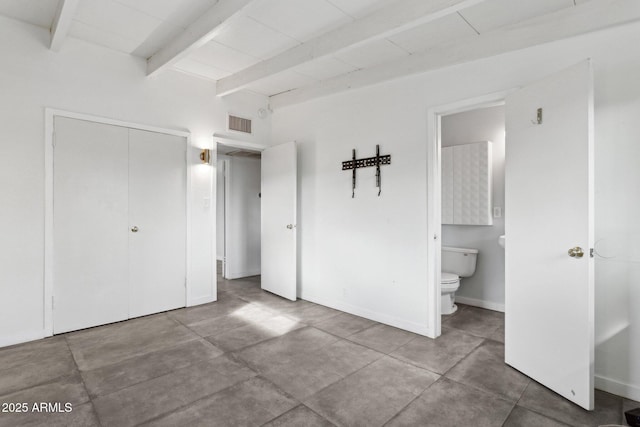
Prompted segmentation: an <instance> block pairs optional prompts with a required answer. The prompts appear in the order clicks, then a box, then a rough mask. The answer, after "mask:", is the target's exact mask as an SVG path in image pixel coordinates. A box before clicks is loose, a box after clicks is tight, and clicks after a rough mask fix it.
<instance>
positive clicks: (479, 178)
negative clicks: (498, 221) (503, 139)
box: [441, 141, 493, 225]
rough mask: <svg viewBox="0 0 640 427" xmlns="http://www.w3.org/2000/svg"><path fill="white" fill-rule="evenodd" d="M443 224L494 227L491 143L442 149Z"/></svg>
mask: <svg viewBox="0 0 640 427" xmlns="http://www.w3.org/2000/svg"><path fill="white" fill-rule="evenodd" d="M441 158H442V223H443V224H456V225H492V224H493V217H492V215H491V206H492V202H491V196H492V180H493V179H492V167H491V159H492V152H491V142H490V141H483V142H476V143H473V144H465V145H455V146H451V147H442V156H441Z"/></svg>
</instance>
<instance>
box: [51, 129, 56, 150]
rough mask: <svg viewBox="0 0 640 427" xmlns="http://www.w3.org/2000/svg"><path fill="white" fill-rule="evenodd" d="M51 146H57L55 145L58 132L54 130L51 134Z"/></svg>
mask: <svg viewBox="0 0 640 427" xmlns="http://www.w3.org/2000/svg"><path fill="white" fill-rule="evenodd" d="M51 146H52V147H55V146H56V133H55V132H53V133H52V134H51Z"/></svg>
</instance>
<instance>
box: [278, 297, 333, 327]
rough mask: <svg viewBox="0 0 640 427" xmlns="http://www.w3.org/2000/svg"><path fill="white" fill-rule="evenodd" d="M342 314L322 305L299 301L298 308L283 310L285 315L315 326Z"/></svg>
mask: <svg viewBox="0 0 640 427" xmlns="http://www.w3.org/2000/svg"><path fill="white" fill-rule="evenodd" d="M340 313H341V312H340V311H338V310H334V309H332V308H329V307H324V306H322V305H318V304H313V303H309V302H306V301H298V303H297V304H296V306H294V307H291V308H289V309H285V310H283V314H285V315H287V316H289V317H291V318H292V319H294V320H296V321H298V322H301V323H307V324H309V325H313V324H316V323H320V322H322V321H324V320H327V319H330V318H332V317H334V316H337V315H339V314H340Z"/></svg>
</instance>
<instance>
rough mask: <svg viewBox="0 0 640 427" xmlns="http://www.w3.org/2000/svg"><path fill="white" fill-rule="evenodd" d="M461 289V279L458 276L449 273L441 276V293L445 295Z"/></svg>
mask: <svg viewBox="0 0 640 427" xmlns="http://www.w3.org/2000/svg"><path fill="white" fill-rule="evenodd" d="M459 287H460V277H459V276H458V275H457V274H453V273H447V272H445V271H443V272H442V274H441V279H440V291H441V292H443V293H448V292H455V291H457V290H458V288H459Z"/></svg>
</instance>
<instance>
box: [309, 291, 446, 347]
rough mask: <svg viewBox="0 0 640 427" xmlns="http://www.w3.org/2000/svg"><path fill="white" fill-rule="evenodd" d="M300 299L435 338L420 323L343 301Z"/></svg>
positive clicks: (311, 297)
mask: <svg viewBox="0 0 640 427" xmlns="http://www.w3.org/2000/svg"><path fill="white" fill-rule="evenodd" d="M300 298H301V299H303V300H305V301H309V302H313V303H316V304H320V305H324V306H325V307H329V308H333V309H335V310H340V311H344V312H345V313H349V314H353V315H354V316H360V317H364V318H365V319H369V320H373V321H375V322H380V323H384V324H385V325H389V326H393V327H395V328H399V329H403V330H405V331H409V332H413V333H415V334H419V335H424V336H427V337H433V334H432V332H431V330H430V329H429V328H428V327H427V326H426V325H423V324H420V323H415V322H411V321H408V320H404V319H398V318H397V317H393V316H389V315H386V314H383V313H378V312H375V311H371V310H368V309H366V308H362V307H357V306H354V305H351V304H347V303H345V302H342V301H331V300H328V299H324V298H317V297H314V296H310V295H305V294H304V293H303V294H302V295H301V296H300Z"/></svg>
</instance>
